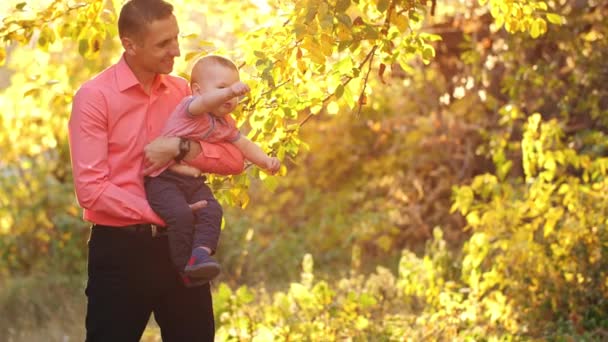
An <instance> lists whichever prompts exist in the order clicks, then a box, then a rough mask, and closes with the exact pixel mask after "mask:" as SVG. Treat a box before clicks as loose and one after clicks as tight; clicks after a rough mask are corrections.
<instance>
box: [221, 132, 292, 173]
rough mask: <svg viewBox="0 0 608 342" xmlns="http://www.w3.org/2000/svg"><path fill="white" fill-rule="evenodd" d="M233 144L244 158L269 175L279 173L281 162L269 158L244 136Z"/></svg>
mask: <svg viewBox="0 0 608 342" xmlns="http://www.w3.org/2000/svg"><path fill="white" fill-rule="evenodd" d="M233 144H234V145H235V146H236V147H238V149H239V150H241V152H242V153H243V155H244V156H245V158H246V159H247V160H249V161H250V162H252V163H254V164H255V165H257V166H259V167H261V168H263V169H266V170H267V171H268V172H270V173H273V174H274V173H275V172H277V171H279V168H280V167H281V162H280V161H279V160H278V159H277V158H275V157H269V156H268V155H267V154H266V153H265V152H264V151H262V149H261V148H260V147H259V146H258V145H256V144H254V143H253V142H252V141H251V140H249V139H247V138H246V137H244V136H240V137H239V138H238V140H237V141H235V142H233Z"/></svg>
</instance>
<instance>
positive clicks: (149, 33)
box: [131, 15, 180, 74]
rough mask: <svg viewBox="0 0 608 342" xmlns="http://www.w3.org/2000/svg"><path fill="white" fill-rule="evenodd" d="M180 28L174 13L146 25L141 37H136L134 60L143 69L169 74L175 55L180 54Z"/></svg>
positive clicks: (133, 51)
mask: <svg viewBox="0 0 608 342" xmlns="http://www.w3.org/2000/svg"><path fill="white" fill-rule="evenodd" d="M178 34H179V28H178V26H177V20H176V19H175V16H174V15H171V16H169V17H167V18H165V19H160V20H155V21H153V22H151V23H149V24H147V25H146V28H145V29H144V32H143V33H142V34H141V36H140V37H138V38H137V39H134V45H133V49H132V52H131V55H132V61H133V62H134V63H136V64H137V66H136V67H138V68H140V69H141V70H142V71H146V72H152V73H157V74H168V73H170V72H171V71H172V70H173V62H174V59H175V57H178V56H179V55H180V52H179V42H178Z"/></svg>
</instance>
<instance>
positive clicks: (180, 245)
mask: <svg viewBox="0 0 608 342" xmlns="http://www.w3.org/2000/svg"><path fill="white" fill-rule="evenodd" d="M145 187H146V196H147V198H148V202H149V203H150V207H152V209H153V210H154V211H155V212H156V214H157V215H158V216H160V217H161V218H162V219H163V220H164V221H165V223H166V224H167V229H168V233H169V247H170V248H171V258H172V260H173V263H174V264H175V266H176V267H177V268H178V269H179V270H183V269H184V267H185V266H186V262H187V261H188V259H189V258H190V255H191V253H192V249H193V248H195V247H199V246H205V247H208V248H209V249H211V250H212V251H215V250H216V249H217V244H218V241H219V237H220V230H221V224H222V215H223V211H222V207H221V206H220V204H219V203H218V201H217V200H216V199H215V197H214V196H213V193H212V192H211V189H210V188H209V186H207V184H205V178H204V177H199V178H195V177H189V176H184V175H180V174H177V173H175V172H171V171H169V170H167V171H164V172H163V173H161V174H160V175H158V176H156V177H146V179H145ZM201 200H205V201H207V206H206V207H204V208H202V209H199V210H197V211H195V212H193V211H192V210H191V209H190V207H189V206H188V205H189V204H192V203H195V202H198V201H201Z"/></svg>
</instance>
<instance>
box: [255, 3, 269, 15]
mask: <svg viewBox="0 0 608 342" xmlns="http://www.w3.org/2000/svg"><path fill="white" fill-rule="evenodd" d="M251 2H252V3H253V4H254V5H256V6H258V8H259V9H260V11H261V12H262V13H263V14H268V13H269V12H270V5H268V1H266V0H251Z"/></svg>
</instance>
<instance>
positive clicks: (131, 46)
mask: <svg viewBox="0 0 608 342" xmlns="http://www.w3.org/2000/svg"><path fill="white" fill-rule="evenodd" d="M120 42H121V43H122V47H123V48H124V49H125V53H126V54H127V55H129V56H134V55H135V53H136V49H137V43H135V40H133V38H130V37H121V38H120Z"/></svg>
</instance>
